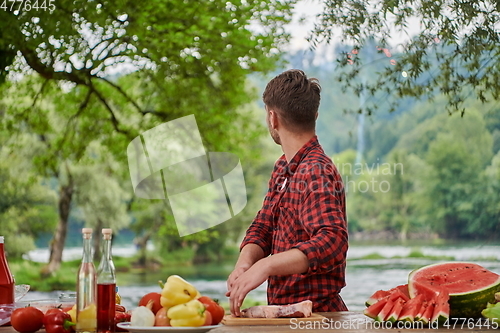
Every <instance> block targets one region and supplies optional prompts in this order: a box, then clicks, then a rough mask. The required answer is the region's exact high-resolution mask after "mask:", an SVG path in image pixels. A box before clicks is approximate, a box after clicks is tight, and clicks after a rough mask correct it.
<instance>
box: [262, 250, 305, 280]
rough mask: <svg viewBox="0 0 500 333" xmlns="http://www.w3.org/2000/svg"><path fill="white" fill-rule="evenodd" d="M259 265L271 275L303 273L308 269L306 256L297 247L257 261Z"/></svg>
mask: <svg viewBox="0 0 500 333" xmlns="http://www.w3.org/2000/svg"><path fill="white" fill-rule="evenodd" d="M259 265H262V266H263V268H264V269H265V270H266V271H267V272H268V274H269V276H271V275H290V274H299V273H305V272H307V270H308V269H309V260H308V259H307V256H306V255H305V254H304V253H303V252H302V251H300V250H299V249H291V250H288V251H285V252H281V253H277V254H274V255H272V256H269V257H267V258H264V259H262V260H260V261H259Z"/></svg>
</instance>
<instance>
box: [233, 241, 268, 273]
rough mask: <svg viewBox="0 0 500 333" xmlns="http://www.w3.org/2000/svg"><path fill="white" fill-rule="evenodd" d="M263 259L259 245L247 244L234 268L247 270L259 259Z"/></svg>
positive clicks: (262, 252)
mask: <svg viewBox="0 0 500 333" xmlns="http://www.w3.org/2000/svg"><path fill="white" fill-rule="evenodd" d="M262 258H264V251H263V250H262V248H261V247H260V246H259V245H256V244H252V243H249V244H247V245H245V246H244V247H243V248H242V249H241V252H240V256H239V257H238V261H236V265H235V267H237V268H240V267H241V268H244V269H248V268H250V267H251V266H252V265H253V264H255V263H256V262H257V261H259V260H260V259H262Z"/></svg>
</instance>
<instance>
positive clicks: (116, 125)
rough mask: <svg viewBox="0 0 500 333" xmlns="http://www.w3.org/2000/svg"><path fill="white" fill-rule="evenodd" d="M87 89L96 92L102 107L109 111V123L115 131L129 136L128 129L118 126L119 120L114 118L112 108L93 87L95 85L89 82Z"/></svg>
mask: <svg viewBox="0 0 500 333" xmlns="http://www.w3.org/2000/svg"><path fill="white" fill-rule="evenodd" d="M89 89H91V90H92V92H94V93H95V94H96V96H97V98H98V99H99V100H100V101H101V103H102V104H103V105H104V107H105V108H106V110H108V112H109V114H110V116H111V119H110V120H111V124H113V128H114V129H115V131H117V132H118V133H122V134H125V135H126V136H130V132H129V131H127V130H124V129H121V128H120V126H119V125H120V122H119V121H118V119H117V118H116V116H115V112H114V111H113V109H112V108H111V106H110V105H109V104H108V101H106V99H105V98H104V96H102V95H101V93H100V92H99V91H98V90H97V89H95V87H94V86H93V85H92V83H91V84H90V86H89Z"/></svg>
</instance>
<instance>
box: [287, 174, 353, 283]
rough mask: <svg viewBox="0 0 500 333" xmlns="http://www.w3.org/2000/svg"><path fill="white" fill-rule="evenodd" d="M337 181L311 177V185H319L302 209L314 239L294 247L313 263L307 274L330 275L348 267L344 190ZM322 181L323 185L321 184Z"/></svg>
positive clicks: (324, 177)
mask: <svg viewBox="0 0 500 333" xmlns="http://www.w3.org/2000/svg"><path fill="white" fill-rule="evenodd" d="M335 179H336V177H334V176H325V175H314V174H313V175H311V177H310V179H308V181H311V184H316V185H315V186H313V187H311V188H310V189H309V193H308V194H307V196H306V198H305V200H304V202H303V205H302V207H301V214H300V215H301V220H302V224H303V226H304V229H305V230H306V232H307V233H308V234H309V236H310V238H309V240H307V241H304V242H300V243H298V244H296V245H295V246H293V248H297V249H299V250H300V251H302V252H303V253H304V254H305V255H306V256H307V259H308V260H309V269H308V271H307V272H306V273H304V274H318V273H326V272H330V271H332V270H334V269H335V267H336V266H338V265H343V264H345V260H346V256H347V249H348V234H347V223H346V220H345V218H344V216H345V212H344V211H343V209H342V207H344V205H343V202H342V201H341V200H342V198H343V195H341V193H343V187H342V188H339V187H338V185H337V184H341V183H339V182H335ZM320 180H321V181H320Z"/></svg>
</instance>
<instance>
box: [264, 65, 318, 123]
mask: <svg viewBox="0 0 500 333" xmlns="http://www.w3.org/2000/svg"><path fill="white" fill-rule="evenodd" d="M320 92H321V86H320V85H319V81H318V80H317V79H315V78H311V79H308V78H307V76H306V74H305V73H304V72H303V71H301V70H299V69H291V70H288V71H286V72H283V73H281V74H280V75H278V76H276V77H275V78H274V79H272V80H271V81H269V83H268V84H267V86H266V89H265V90H264V93H263V95H262V99H263V100H264V104H266V106H267V107H268V108H270V109H272V110H275V111H276V112H277V113H278V117H279V118H280V120H281V121H282V122H283V124H284V126H285V127H286V128H287V129H288V130H290V131H299V132H302V131H310V130H314V128H315V125H316V114H317V112H318V108H319V102H320Z"/></svg>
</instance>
